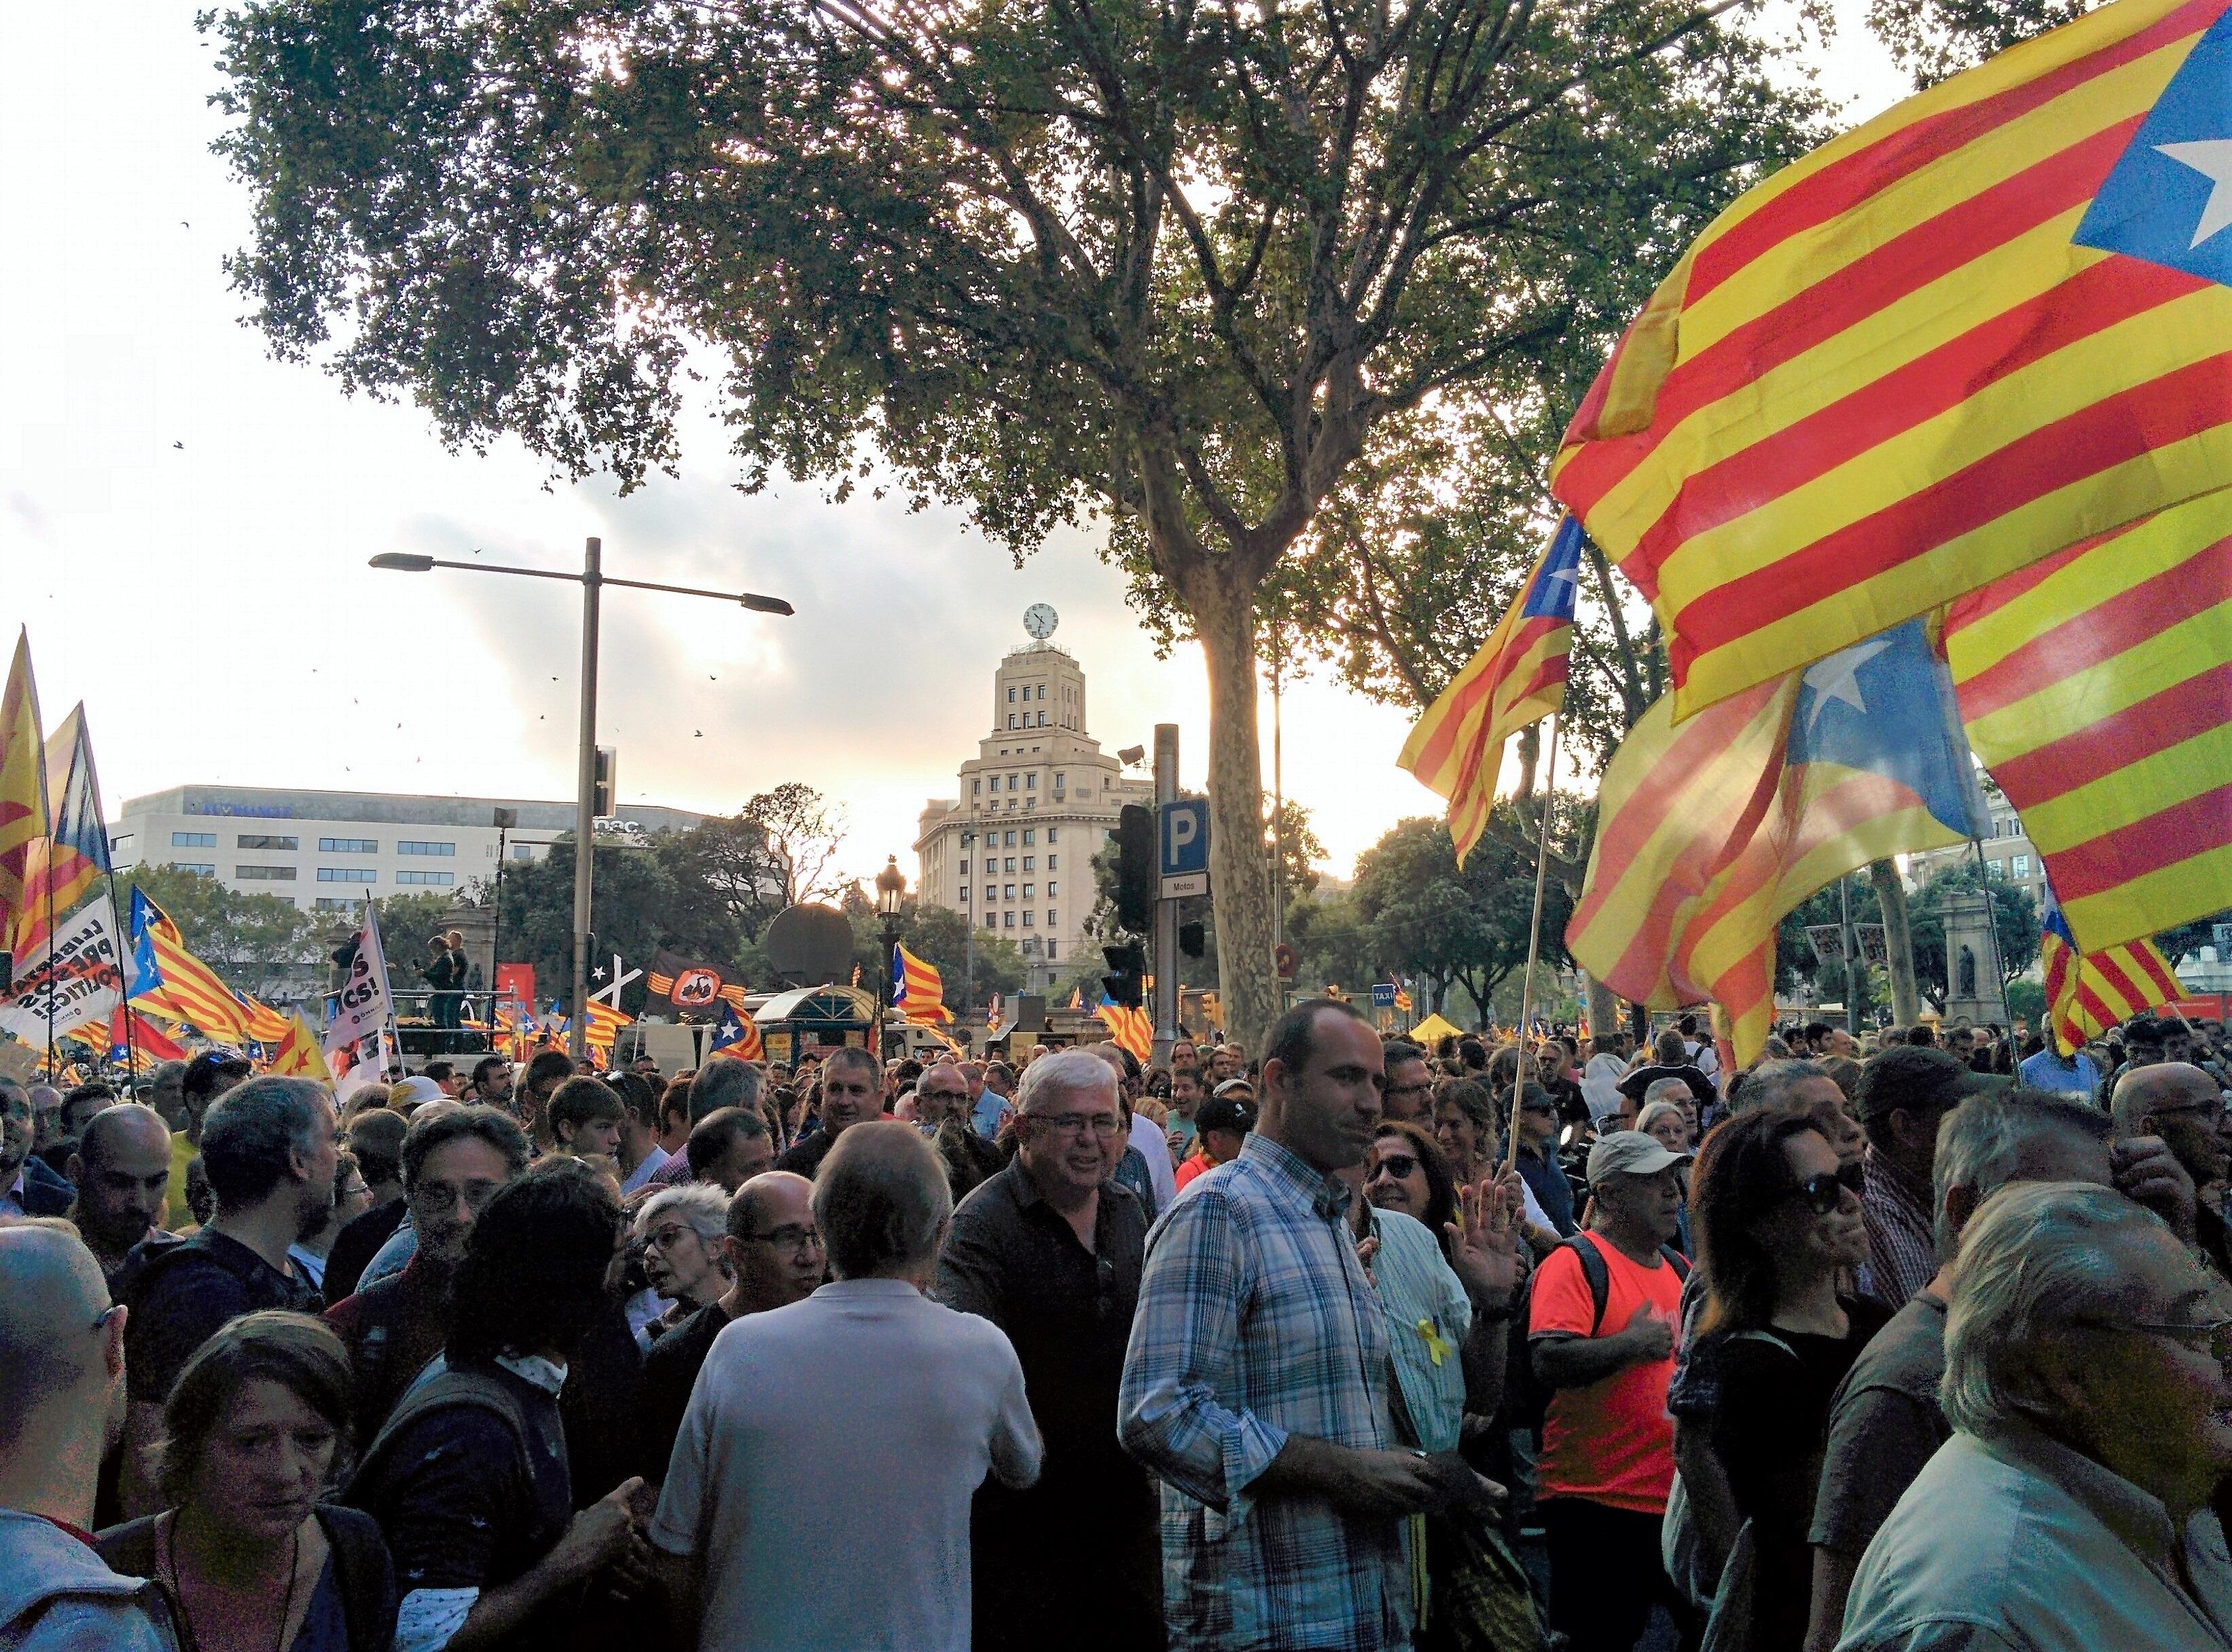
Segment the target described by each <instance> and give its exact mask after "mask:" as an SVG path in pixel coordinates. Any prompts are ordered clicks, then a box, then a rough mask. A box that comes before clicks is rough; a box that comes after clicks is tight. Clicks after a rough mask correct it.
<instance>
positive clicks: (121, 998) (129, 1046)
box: [101, 822, 139, 1085]
mask: <svg viewBox="0 0 2232 1652" xmlns="http://www.w3.org/2000/svg"><path fill="white" fill-rule="evenodd" d="M101 830H102V831H103V832H106V831H107V830H108V826H107V823H106V822H103V823H102V826H101ZM108 916H109V917H111V918H113V919H115V921H116V923H117V924H118V926H119V927H120V928H122V929H124V930H125V933H124V934H123V935H120V936H118V937H117V939H118V941H119V942H120V943H121V942H123V941H126V940H128V939H129V938H130V929H129V926H128V924H127V923H126V922H125V920H124V919H121V918H118V917H116V868H115V867H114V866H111V867H109V868H108ZM123 952H124V949H123V947H122V946H121V945H119V946H118V948H117V958H116V1001H117V1006H118V1007H119V1008H120V1009H122V1010H123V1012H124V1076H125V1078H126V1079H127V1081H128V1082H130V1083H131V1084H133V1085H138V1084H139V1050H138V1045H137V1043H136V1041H135V1040H133V1036H132V971H131V970H130V969H128V968H127V967H126V965H125V962H124V956H123Z"/></svg>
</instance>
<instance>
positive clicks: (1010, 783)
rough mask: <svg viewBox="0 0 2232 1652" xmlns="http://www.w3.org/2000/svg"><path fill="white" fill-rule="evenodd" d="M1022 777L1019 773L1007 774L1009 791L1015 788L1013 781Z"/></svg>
mask: <svg viewBox="0 0 2232 1652" xmlns="http://www.w3.org/2000/svg"><path fill="white" fill-rule="evenodd" d="M1021 779H1022V775H1020V774H1010V775H1009V776H1008V789H1009V791H1011V792H1012V791H1014V790H1015V782H1016V781H1019V780H1021Z"/></svg>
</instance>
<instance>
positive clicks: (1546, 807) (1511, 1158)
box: [1503, 712, 1565, 1175]
mask: <svg viewBox="0 0 2232 1652" xmlns="http://www.w3.org/2000/svg"><path fill="white" fill-rule="evenodd" d="M1547 721H1548V722H1549V724H1550V761H1549V762H1548V764H1547V766H1546V767H1545V768H1543V771H1542V820H1541V825H1540V826H1537V827H1536V828H1535V916H1534V917H1533V919H1532V920H1531V921H1530V922H1529V923H1528V926H1527V974H1526V975H1524V976H1523V977H1522V979H1521V981H1520V983H1519V1062H1518V1065H1517V1066H1515V1068H1513V1070H1512V1074H1511V1121H1510V1126H1509V1130H1507V1131H1506V1133H1505V1143H1504V1149H1503V1169H1504V1171H1505V1173H1506V1174H1507V1175H1509V1173H1510V1172H1511V1171H1513V1170H1515V1169H1518V1168H1519V1101H1520V1098H1521V1097H1522V1096H1523V1095H1525V1094H1526V1093H1527V1032H1528V1023H1529V1022H1530V1021H1532V1020H1533V1019H1534V1014H1535V960H1536V959H1537V958H1538V957H1539V956H1541V949H1542V891H1543V889H1544V887H1545V886H1546V885H1547V883H1548V881H1549V874H1550V804H1551V800H1552V799H1553V798H1554V796H1555V794H1556V793H1557V790H1558V735H1559V733H1560V726H1561V725H1562V724H1563V722H1564V721H1565V719H1564V718H1562V717H1560V716H1559V715H1558V714H1557V713H1556V712H1552V713H1551V714H1550V716H1549V717H1548V719H1547Z"/></svg>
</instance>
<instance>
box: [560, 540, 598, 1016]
mask: <svg viewBox="0 0 2232 1652" xmlns="http://www.w3.org/2000/svg"><path fill="white" fill-rule="evenodd" d="M604 548H605V547H604V542H603V541H601V540H596V539H592V540H590V541H588V542H587V545H586V546H585V547H583V549H582V553H581V766H580V770H579V772H578V774H576V775H575V777H574V783H575V787H576V794H575V796H574V997H573V1013H572V1014H571V1016H570V1017H569V1018H568V1023H567V1028H566V1053H568V1055H570V1056H572V1057H574V1059H576V1060H579V1059H581V1057H582V1056H584V1055H586V1054H587V1053H588V1048H589V1026H588V1022H589V900H590V893H591V886H592V878H593V871H592V869H593V867H594V863H595V860H596V847H597V842H596V839H597V820H596V814H595V809H596V802H595V792H596V786H597V598H598V595H599V593H600V591H601V589H602V587H603V586H604V582H605V575H604Z"/></svg>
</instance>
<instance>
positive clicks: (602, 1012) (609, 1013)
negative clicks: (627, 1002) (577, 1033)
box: [581, 998, 632, 1050]
mask: <svg viewBox="0 0 2232 1652" xmlns="http://www.w3.org/2000/svg"><path fill="white" fill-rule="evenodd" d="M631 1019H632V1018H631V1017H629V1016H626V1015H623V1014H620V1011H618V1010H616V1009H614V1008H613V1007H612V1006H611V1005H610V1004H607V1003H606V1002H604V1001H602V1000H601V999H596V998H592V999H591V1000H590V1001H589V1007H588V1025H587V1027H586V1028H585V1029H584V1030H583V1032H582V1034H581V1036H582V1038H583V1040H585V1041H586V1042H587V1044H588V1045H589V1046H590V1047H591V1048H592V1049H598V1050H609V1049H611V1048H612V1047H613V1040H616V1039H618V1038H619V1037H620V1028H622V1027H626V1025H627V1024H628V1022H629V1020H631Z"/></svg>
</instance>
